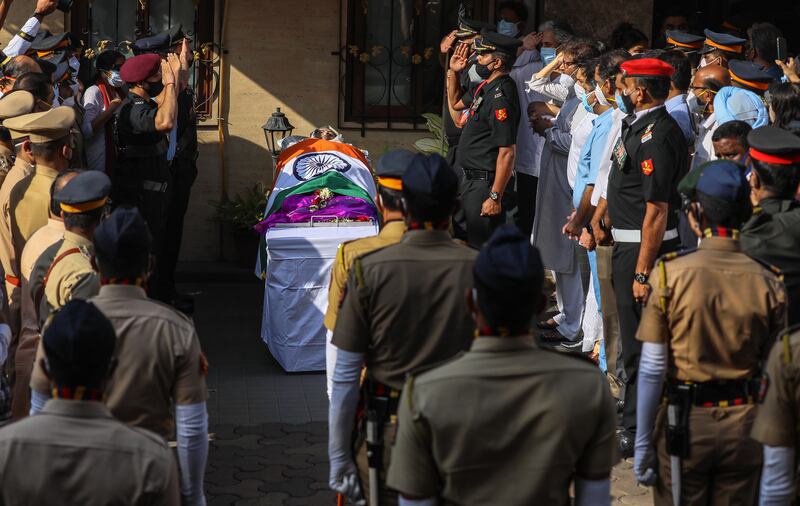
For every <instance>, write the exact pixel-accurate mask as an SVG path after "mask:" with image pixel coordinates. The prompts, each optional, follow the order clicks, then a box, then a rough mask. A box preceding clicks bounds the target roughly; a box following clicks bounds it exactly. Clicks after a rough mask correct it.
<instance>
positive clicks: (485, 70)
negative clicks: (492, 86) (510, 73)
mask: <svg viewBox="0 0 800 506" xmlns="http://www.w3.org/2000/svg"><path fill="white" fill-rule="evenodd" d="M489 63H490V64H491V63H494V62H489ZM475 72H477V73H478V75H479V76H480V77H481V79H489V76H491V75H492V72H494V71H493V70H492V69H490V68H489V66H488V65H484V64H482V63H477V62H476V63H475Z"/></svg>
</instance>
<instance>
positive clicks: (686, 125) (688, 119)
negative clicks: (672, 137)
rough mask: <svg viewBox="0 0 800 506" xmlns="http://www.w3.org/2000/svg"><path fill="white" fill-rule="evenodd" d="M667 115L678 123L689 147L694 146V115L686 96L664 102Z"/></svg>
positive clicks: (675, 97)
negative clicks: (690, 112) (690, 110)
mask: <svg viewBox="0 0 800 506" xmlns="http://www.w3.org/2000/svg"><path fill="white" fill-rule="evenodd" d="M664 107H666V109H667V113H669V115H670V116H672V119H674V120H675V121H677V122H678V126H679V127H681V132H683V136H684V137H686V142H687V143H689V145H692V144H694V135H695V134H694V127H693V126H692V115H691V114H689V105H688V104H687V103H686V94H685V93H684V94H682V95H677V96H674V97H672V98H671V99H669V100H667V101H666V102H664Z"/></svg>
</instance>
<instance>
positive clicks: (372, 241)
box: [323, 221, 406, 331]
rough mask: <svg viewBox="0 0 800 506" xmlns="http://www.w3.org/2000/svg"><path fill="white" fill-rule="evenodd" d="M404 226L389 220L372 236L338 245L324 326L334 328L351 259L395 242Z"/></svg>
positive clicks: (401, 223) (401, 234)
mask: <svg viewBox="0 0 800 506" xmlns="http://www.w3.org/2000/svg"><path fill="white" fill-rule="evenodd" d="M405 229H406V226H405V223H403V222H402V221H390V222H388V223H386V224H384V226H383V228H382V229H381V231H380V233H378V235H374V236H372V237H362V238H361V239H356V240H355V241H348V242H345V243H342V245H341V246H339V251H338V252H337V254H336V262H334V264H333V268H332V269H331V286H330V289H329V290H328V310H327V311H326V312H325V319H324V321H323V323H324V324H325V328H327V329H328V330H330V331H333V329H334V328H336V315H338V314H339V306H340V305H341V303H342V295H344V286H345V284H346V283H347V275H348V273H349V272H350V267H351V266H352V265H353V261H354V260H355V259H356V258H358V257H360V256H362V255H365V254H367V253H370V252H372V251H375V250H376V249H380V248H383V247H386V246H390V245H392V244H397V243H398V242H400V239H401V238H402V237H403V232H405Z"/></svg>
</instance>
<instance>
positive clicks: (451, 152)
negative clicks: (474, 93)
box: [443, 17, 494, 167]
mask: <svg viewBox="0 0 800 506" xmlns="http://www.w3.org/2000/svg"><path fill="white" fill-rule="evenodd" d="M484 29H489V30H491V29H494V25H492V24H489V23H484V22H482V21H476V20H474V19H467V18H463V17H461V18H459V20H458V28H457V29H456V30H455V33H454V34H453V36H454V38H455V42H456V46H457V45H458V44H466V45H467V46H468V47H469V51H470V52H473V51H474V48H475V44H474V43H475V39H477V38H478V37H479V36H480V34H481V30H484ZM450 36H451V35H448V37H450ZM445 40H447V37H445ZM443 47H444V46H443ZM452 49H455V48H454V47H452V46H451V47H450V48H448V52H445V53H444V56H445V57H446V58H448V59H449V58H450V54H449V51H450V50H452ZM477 58H478V55H477V54H475V53H474V52H473V53H472V54H471V55H470V56H469V57H468V58H467V67H466V68H465V69H464V70H463V71H462V72H461V74H460V75H459V87H460V88H461V91H462V93H463V92H464V91H465V90H467V89H468V88H469V87H470V85H471V83H473V82H474V83H479V82H481V81H482V79H481V78H480V77H479V76H478V74H477V73H476V72H475V70H474V68H473V67H474V65H475V60H477ZM445 84H446V83H445ZM445 100H446V97H445ZM444 107H445V114H444V115H443V116H444V119H443V121H444V135H445V137H446V138H447V156H446V157H445V160H447V163H449V164H450V166H451V167H454V166H455V163H456V153H457V149H458V143H459V141H460V140H461V127H460V126H456V124H455V122H454V121H453V118H452V116H450V114H448V108H447V103H446V102H445V104H444Z"/></svg>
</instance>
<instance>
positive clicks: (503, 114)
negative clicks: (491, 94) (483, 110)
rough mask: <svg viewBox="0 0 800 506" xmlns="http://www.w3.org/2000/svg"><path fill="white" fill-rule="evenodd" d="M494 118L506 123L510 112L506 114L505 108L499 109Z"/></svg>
mask: <svg viewBox="0 0 800 506" xmlns="http://www.w3.org/2000/svg"><path fill="white" fill-rule="evenodd" d="M494 117H495V118H497V121H505V120H506V119H507V118H508V112H506V108H505V107H503V108H502V109H498V110H496V111H495V112H494Z"/></svg>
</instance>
